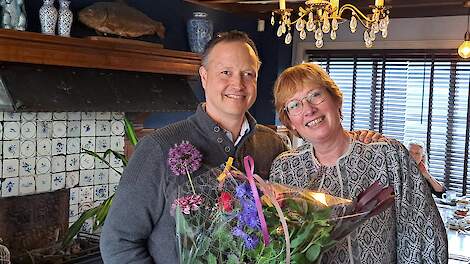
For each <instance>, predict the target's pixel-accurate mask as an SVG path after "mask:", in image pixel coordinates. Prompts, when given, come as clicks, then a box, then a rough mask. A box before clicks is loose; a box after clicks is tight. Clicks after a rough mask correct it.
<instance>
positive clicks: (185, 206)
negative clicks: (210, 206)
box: [171, 194, 204, 215]
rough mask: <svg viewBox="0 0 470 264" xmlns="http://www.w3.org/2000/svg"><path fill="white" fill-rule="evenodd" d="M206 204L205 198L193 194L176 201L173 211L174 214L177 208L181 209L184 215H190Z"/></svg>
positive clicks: (172, 206) (172, 207)
mask: <svg viewBox="0 0 470 264" xmlns="http://www.w3.org/2000/svg"><path fill="white" fill-rule="evenodd" d="M203 202H204V198H203V197H202V196H201V195H199V194H192V195H187V196H183V197H180V198H178V199H176V200H175V201H174V202H173V204H172V205H171V211H172V213H174V211H175V210H176V208H177V207H179V208H180V209H181V212H182V213H183V214H186V215H189V214H190V213H191V211H193V212H195V211H197V210H199V207H200V206H201V204H202V203H203Z"/></svg>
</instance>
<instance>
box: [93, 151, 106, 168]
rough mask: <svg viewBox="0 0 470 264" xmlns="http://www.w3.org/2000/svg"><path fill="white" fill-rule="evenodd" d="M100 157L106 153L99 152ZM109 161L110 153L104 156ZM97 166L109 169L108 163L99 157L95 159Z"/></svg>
mask: <svg viewBox="0 0 470 264" xmlns="http://www.w3.org/2000/svg"><path fill="white" fill-rule="evenodd" d="M98 155H100V157H103V155H104V153H98ZM104 160H106V161H107V162H108V163H109V155H108V156H106V157H105V158H104ZM95 168H96V169H107V168H109V166H108V164H106V163H104V162H103V161H101V160H99V159H95Z"/></svg>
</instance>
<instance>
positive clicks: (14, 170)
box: [2, 159, 19, 178]
mask: <svg viewBox="0 0 470 264" xmlns="http://www.w3.org/2000/svg"><path fill="white" fill-rule="evenodd" d="M2 176H3V178H10V177H18V176H19V171H18V159H4V160H3V171H2Z"/></svg>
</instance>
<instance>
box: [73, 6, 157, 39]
mask: <svg viewBox="0 0 470 264" xmlns="http://www.w3.org/2000/svg"><path fill="white" fill-rule="evenodd" d="M78 18H79V20H80V21H81V22H82V23H83V24H85V25H87V26H88V27H91V28H93V29H95V30H96V31H98V32H101V33H105V34H106V33H108V34H114V35H119V36H122V37H140V36H142V35H153V34H157V35H158V36H159V37H160V38H164V37H165V27H164V26H163V24H162V23H161V22H157V21H154V20H152V19H151V18H149V17H148V16H146V15H145V14H144V13H142V12H140V11H139V10H137V9H135V8H133V7H130V6H128V5H126V4H125V3H124V2H123V1H122V0H121V1H116V2H97V3H94V4H92V5H91V6H88V7H85V8H84V9H82V10H80V12H79V13H78Z"/></svg>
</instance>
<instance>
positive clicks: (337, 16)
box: [271, 0, 390, 48]
mask: <svg viewBox="0 0 470 264" xmlns="http://www.w3.org/2000/svg"><path fill="white" fill-rule="evenodd" d="M370 8H372V13H371V14H367V15H365V14H364V13H362V12H361V11H360V10H359V9H358V8H357V7H355V6H353V5H351V4H345V5H343V6H341V8H340V7H339V0H307V1H305V6H303V7H302V6H301V7H299V13H298V18H297V19H295V20H292V19H291V13H292V12H293V11H294V10H293V9H290V8H286V0H279V9H276V10H273V12H272V13H271V25H273V26H274V24H275V22H276V21H275V17H279V27H278V29H277V36H278V37H282V36H283V35H284V34H285V37H284V42H285V43H286V44H290V43H291V42H292V33H291V31H292V30H291V28H292V26H293V25H295V28H296V29H297V31H299V37H300V39H302V40H304V39H305V38H306V37H307V31H310V32H314V34H315V40H316V42H315V46H316V47H317V48H321V47H323V35H324V34H328V33H330V38H331V39H332V40H335V39H336V31H337V30H338V25H339V23H341V22H344V21H345V19H344V18H343V17H342V15H343V12H344V11H346V10H349V11H351V18H350V20H349V28H350V29H351V32H352V33H354V32H356V30H357V25H358V21H359V22H360V23H361V24H362V25H363V26H364V28H365V30H364V43H365V45H366V47H368V48H370V47H372V45H373V43H374V41H375V39H376V34H377V33H379V32H381V33H382V37H383V38H386V37H387V34H388V24H389V22H390V20H389V17H388V15H389V10H388V8H387V7H385V6H384V0H375V5H373V6H370Z"/></svg>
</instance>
